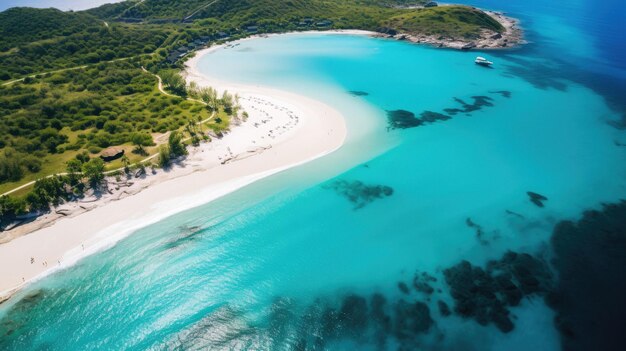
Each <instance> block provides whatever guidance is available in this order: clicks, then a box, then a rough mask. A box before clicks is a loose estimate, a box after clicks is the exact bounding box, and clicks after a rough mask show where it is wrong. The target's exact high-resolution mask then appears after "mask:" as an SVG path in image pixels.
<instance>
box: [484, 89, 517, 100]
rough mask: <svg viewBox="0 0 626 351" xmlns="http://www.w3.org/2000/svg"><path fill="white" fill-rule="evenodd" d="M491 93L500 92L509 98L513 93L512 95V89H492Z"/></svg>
mask: <svg viewBox="0 0 626 351" xmlns="http://www.w3.org/2000/svg"><path fill="white" fill-rule="evenodd" d="M489 93H490V94H499V95H500V96H502V97H505V98H507V99H508V98H510V97H511V95H512V93H511V92H510V91H508V90H496V91H490V92H489Z"/></svg>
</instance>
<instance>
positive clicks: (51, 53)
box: [0, 8, 171, 80]
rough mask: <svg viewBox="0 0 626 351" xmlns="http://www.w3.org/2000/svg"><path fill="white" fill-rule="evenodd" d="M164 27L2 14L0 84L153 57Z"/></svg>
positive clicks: (36, 13) (54, 13) (80, 15)
mask: <svg viewBox="0 0 626 351" xmlns="http://www.w3.org/2000/svg"><path fill="white" fill-rule="evenodd" d="M170 33H171V30H170V29H169V28H168V27H166V26H148V25H142V26H132V25H127V24H124V23H110V24H109V23H107V24H105V22H104V21H101V20H98V19H97V18H95V17H93V16H92V15H90V14H87V13H84V12H77V13H74V12H61V11H58V10H54V9H30V8H13V9H9V10H6V11H4V12H1V13H0V35H1V37H2V41H0V80H10V79H15V78H21V77H23V76H26V75H29V74H34V73H41V72H49V71H54V70H58V69H63V68H70V67H76V66H79V65H85V64H94V63H98V62H102V61H110V60H114V59H120V58H127V57H131V56H136V55H140V54H150V53H153V52H154V51H155V50H156V49H157V48H158V47H159V46H161V45H162V44H163V43H164V42H165V40H166V39H167V37H168V35H169V34H170Z"/></svg>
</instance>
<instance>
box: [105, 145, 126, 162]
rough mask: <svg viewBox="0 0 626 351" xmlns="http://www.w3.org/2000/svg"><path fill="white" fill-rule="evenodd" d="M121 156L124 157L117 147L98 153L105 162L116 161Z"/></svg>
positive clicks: (122, 150)
mask: <svg viewBox="0 0 626 351" xmlns="http://www.w3.org/2000/svg"><path fill="white" fill-rule="evenodd" d="M122 156H124V149H120V148H119V147H110V148H108V149H104V150H103V151H102V153H100V158H101V159H103V160H104V161H105V162H111V161H113V160H117V159H118V158H120V157H122Z"/></svg>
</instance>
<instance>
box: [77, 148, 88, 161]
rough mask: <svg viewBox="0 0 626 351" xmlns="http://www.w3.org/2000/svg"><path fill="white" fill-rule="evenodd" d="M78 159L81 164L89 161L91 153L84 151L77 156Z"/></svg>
mask: <svg viewBox="0 0 626 351" xmlns="http://www.w3.org/2000/svg"><path fill="white" fill-rule="evenodd" d="M76 159H77V160H78V161H80V163H81V164H83V163H86V162H88V161H89V153H88V152H87V151H83V152H81V153H78V154H76Z"/></svg>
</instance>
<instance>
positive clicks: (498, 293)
mask: <svg viewBox="0 0 626 351" xmlns="http://www.w3.org/2000/svg"><path fill="white" fill-rule="evenodd" d="M444 276H445V279H446V282H447V283H448V285H449V286H450V295H451V296H452V298H453V299H454V302H455V305H454V312H455V313H457V314H459V315H460V316H462V317H464V318H473V319H474V320H476V322H478V323H479V324H480V325H487V324H489V323H493V324H495V325H496V327H497V328H498V329H500V330H501V331H502V332H504V333H508V332H510V331H512V330H513V328H514V327H515V326H514V324H513V322H512V321H511V318H510V316H509V313H510V312H509V310H508V307H509V306H517V305H518V304H519V303H520V301H521V299H522V298H523V297H525V296H531V295H535V294H537V295H544V294H546V293H547V292H549V291H550V287H551V284H552V278H551V277H552V276H551V274H550V270H549V268H548V265H547V263H546V262H544V261H543V260H540V259H538V258H536V257H533V256H531V255H529V254H525V253H515V252H510V251H509V252H507V253H506V254H504V256H503V257H502V258H501V259H500V260H497V261H490V262H489V263H488V264H487V267H486V269H483V268H481V267H478V266H473V265H472V264H471V263H469V262H468V261H461V262H460V263H459V264H457V265H455V266H453V267H450V268H448V269H445V270H444Z"/></svg>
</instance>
